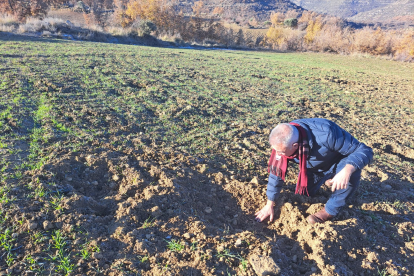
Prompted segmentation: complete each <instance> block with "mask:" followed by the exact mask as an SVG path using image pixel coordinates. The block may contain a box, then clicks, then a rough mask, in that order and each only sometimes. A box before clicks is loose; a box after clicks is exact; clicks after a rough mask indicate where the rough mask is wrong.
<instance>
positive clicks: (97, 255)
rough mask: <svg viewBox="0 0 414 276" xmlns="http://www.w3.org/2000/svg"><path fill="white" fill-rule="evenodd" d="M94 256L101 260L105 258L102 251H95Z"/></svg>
mask: <svg viewBox="0 0 414 276" xmlns="http://www.w3.org/2000/svg"><path fill="white" fill-rule="evenodd" d="M92 257H93V258H95V259H98V260H100V259H102V258H103V255H102V253H98V252H93V254H92Z"/></svg>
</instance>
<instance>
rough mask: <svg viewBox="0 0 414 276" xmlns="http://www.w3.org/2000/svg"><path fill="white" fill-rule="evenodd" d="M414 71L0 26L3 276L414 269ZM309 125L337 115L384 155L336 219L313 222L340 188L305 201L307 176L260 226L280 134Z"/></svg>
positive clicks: (363, 60)
mask: <svg viewBox="0 0 414 276" xmlns="http://www.w3.org/2000/svg"><path fill="white" fill-rule="evenodd" d="M413 72H414V64H410V63H398V62H392V61H387V60H381V59H376V58H371V57H363V56H340V55H328V54H313V53H283V54H280V53H272V52H254V51H219V50H203V51H201V50H191V49H176V48H174V49H173V48H171V49H168V48H167V49H166V48H149V47H141V46H132V45H115V44H104V43H88V42H71V41H63V40H45V39H34V38H33V39H30V38H28V37H22V36H5V35H2V34H1V33H0V75H1V78H0V96H1V97H0V156H1V159H0V170H1V175H0V207H1V209H0V212H1V215H0V242H1V251H0V256H1V258H0V271H2V272H3V275H6V274H9V275H34V273H37V275H50V274H52V275H65V274H67V275H82V274H85V275H236V274H237V275H254V272H253V269H252V267H251V265H250V264H249V263H248V261H247V260H248V257H249V256H250V255H252V254H262V255H269V256H272V257H273V259H275V261H276V262H277V264H278V265H279V266H280V267H281V271H282V274H283V275H299V274H303V275H322V274H323V275H358V274H359V275H388V274H390V275H397V274H398V273H400V274H401V275H412V273H414V266H413V263H412V260H413V259H414V258H413V256H414V255H413V254H414V243H413V238H414V235H413V223H412V221H413V220H414V216H413V210H414V207H413V203H412V201H413V199H414V186H413V183H414V180H413V178H414V176H413V174H414V142H413V139H412V138H413V137H414V117H413V115H412V114H414V103H413V101H414V74H413ZM305 117H323V118H328V119H331V120H333V121H335V122H336V123H338V124H339V125H340V126H342V127H344V128H345V129H347V130H348V131H349V132H351V134H353V135H354V136H355V137H357V138H358V139H359V140H360V141H362V142H364V143H366V144H367V145H369V146H371V147H372V148H373V149H374V152H375V162H374V163H373V164H371V165H370V166H368V167H367V169H366V170H365V171H364V173H363V180H362V184H361V188H360V190H359V191H358V194H357V195H356V202H355V203H354V204H353V205H350V207H349V208H348V209H347V211H346V214H345V215H342V216H341V217H340V218H339V220H338V221H334V222H331V223H328V224H326V225H324V226H320V227H319V228H317V229H316V230H313V229H314V228H312V226H308V225H306V223H305V221H304V219H303V217H305V216H306V214H305V213H306V209H307V208H310V209H311V208H316V207H317V206H319V205H320V204H322V203H324V200H325V201H326V199H327V197H329V192H328V191H327V190H324V191H323V193H322V194H321V195H320V196H319V197H318V198H317V199H316V200H315V199H308V198H301V197H298V196H297V195H294V191H292V189H294V184H295V181H296V173H297V170H296V168H295V169H294V170H291V171H290V175H289V176H290V178H289V179H290V180H289V181H288V183H287V184H288V185H287V189H286V191H285V192H284V194H283V196H282V198H281V201H280V203H279V208H280V210H281V213H280V217H279V218H278V220H276V222H275V223H270V224H268V225H266V224H257V223H255V222H253V220H252V219H253V212H254V211H256V210H258V209H259V208H260V207H261V206H262V204H264V203H265V187H266V183H267V180H266V178H267V161H268V157H269V155H270V150H269V146H268V143H267V140H268V134H269V132H270V130H271V129H272V127H274V126H275V125H276V124H278V123H279V122H288V121H291V120H294V119H297V118H305ZM318 204H319V205H318ZM304 206H305V207H306V208H305V209H303V208H304ZM315 206H316V207H315ZM223 210H224V211H223ZM308 210H309V209H308ZM292 213H293V214H295V218H293V217H292V215H291V214H292ZM283 221H286V223H284V225H283V224H281V223H282V222H283ZM345 226H347V227H348V228H349V227H351V230H348V232H347V231H345V230H343V229H345V228H346V227H345ZM373 229H374V230H375V231H374V230H373ZM312 231H316V233H317V235H316V234H315V235H311V234H310V233H311V232H312ZM298 233H299V234H298ZM326 233H330V234H329V235H328V234H326ZM238 239H240V240H242V245H241V246H240V245H237V246H236V245H235V242H236V241H237V240H238ZM236 243H237V242H236ZM309 248H311V250H309ZM384 248H385V249H384ZM292 252H297V253H295V254H294V253H292ZM341 252H342V253H343V255H345V256H347V257H345V259H342V257H336V256H338V255H341V254H342V253H341ZM293 256H296V257H293ZM292 258H293V259H294V260H296V259H297V258H299V260H298V261H292ZM410 260H411V261H410ZM0 273H1V272H0ZM346 273H347V274H346ZM351 273H353V274H351ZM364 273H365V274H364Z"/></svg>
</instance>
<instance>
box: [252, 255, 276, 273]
mask: <svg viewBox="0 0 414 276" xmlns="http://www.w3.org/2000/svg"><path fill="white" fill-rule="evenodd" d="M249 262H250V264H251V265H252V267H253V270H254V271H255V272H256V274H257V275H259V276H266V275H279V273H280V268H279V267H278V265H277V264H276V263H275V261H274V260H273V259H272V258H271V257H268V256H263V255H250V257H249Z"/></svg>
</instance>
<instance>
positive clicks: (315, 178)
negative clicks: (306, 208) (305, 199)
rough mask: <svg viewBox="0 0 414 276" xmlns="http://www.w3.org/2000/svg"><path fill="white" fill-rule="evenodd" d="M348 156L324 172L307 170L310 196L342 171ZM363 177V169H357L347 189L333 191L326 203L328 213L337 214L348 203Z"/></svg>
mask: <svg viewBox="0 0 414 276" xmlns="http://www.w3.org/2000/svg"><path fill="white" fill-rule="evenodd" d="M346 161H347V160H346V158H344V159H342V160H341V161H340V162H339V163H337V164H334V165H332V167H331V168H330V169H329V170H328V171H326V172H322V173H312V172H307V175H308V192H309V196H314V195H316V193H317V192H318V190H319V189H320V187H321V186H322V185H323V184H324V183H325V181H326V180H328V179H332V178H333V177H334V176H335V175H336V173H338V172H340V171H341V170H342V169H343V168H344V167H345V165H346ZM360 179H361V170H360V169H357V170H356V171H355V172H353V173H352V175H351V178H350V180H349V185H348V187H347V188H346V189H343V190H336V191H335V192H333V193H332V195H331V197H330V198H329V199H328V202H326V204H325V210H326V212H327V213H328V214H330V215H333V216H336V215H337V214H338V213H339V212H340V211H341V209H342V207H343V206H345V204H346V200H347V199H349V198H350V197H351V196H352V194H353V193H354V192H355V191H356V189H357V188H358V186H359V182H360Z"/></svg>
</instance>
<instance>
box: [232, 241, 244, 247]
mask: <svg viewBox="0 0 414 276" xmlns="http://www.w3.org/2000/svg"><path fill="white" fill-rule="evenodd" d="M242 244H243V242H242V240H241V239H237V240H236V242H235V244H234V246H235V247H240V246H242Z"/></svg>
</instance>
